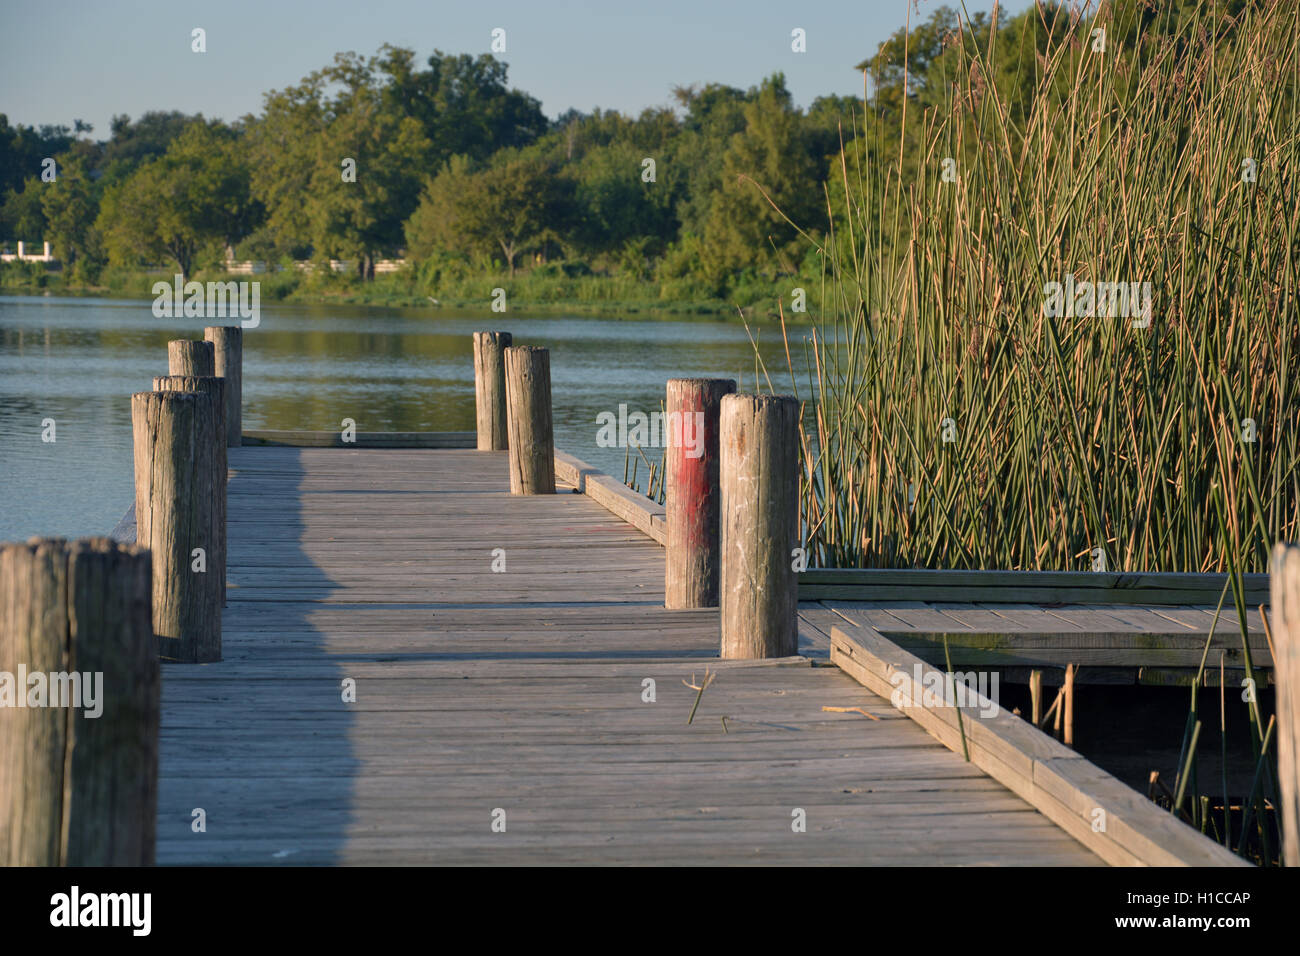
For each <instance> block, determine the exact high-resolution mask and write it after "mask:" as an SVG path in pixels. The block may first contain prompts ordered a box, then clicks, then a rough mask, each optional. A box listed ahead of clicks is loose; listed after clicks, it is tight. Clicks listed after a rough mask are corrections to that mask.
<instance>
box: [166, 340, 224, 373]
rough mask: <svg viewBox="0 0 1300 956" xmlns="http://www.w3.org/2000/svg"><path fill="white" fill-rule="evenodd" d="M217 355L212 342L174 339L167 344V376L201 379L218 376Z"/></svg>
mask: <svg viewBox="0 0 1300 956" xmlns="http://www.w3.org/2000/svg"><path fill="white" fill-rule="evenodd" d="M215 355H216V352H215V350H214V349H213V348H212V343H211V342H199V341H197V340H196V339H172V340H171V341H170V342H168V343H167V374H168V375H195V376H200V377H210V376H213V375H216V374H217V372H216V368H217V365H216V358H215Z"/></svg>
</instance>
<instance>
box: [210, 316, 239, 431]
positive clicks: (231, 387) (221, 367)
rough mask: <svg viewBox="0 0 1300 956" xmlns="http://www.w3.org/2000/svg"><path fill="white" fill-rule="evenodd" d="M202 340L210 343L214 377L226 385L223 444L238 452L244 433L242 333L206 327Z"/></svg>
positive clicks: (232, 327)
mask: <svg viewBox="0 0 1300 956" xmlns="http://www.w3.org/2000/svg"><path fill="white" fill-rule="evenodd" d="M203 340H204V341H205V342H211V343H212V359H213V372H214V374H215V375H216V376H217V377H218V378H222V379H225V381H226V396H225V397H226V444H227V445H228V446H229V447H231V448H238V447H239V446H240V444H241V442H242V436H243V433H244V330H243V329H242V328H240V327H239V326H238V325H209V326H208V327H207V328H205V329H204V330H203Z"/></svg>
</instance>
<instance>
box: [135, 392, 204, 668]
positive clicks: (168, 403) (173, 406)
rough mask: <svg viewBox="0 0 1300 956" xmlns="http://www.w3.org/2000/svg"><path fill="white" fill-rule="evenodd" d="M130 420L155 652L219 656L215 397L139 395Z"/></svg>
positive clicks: (190, 657)
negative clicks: (149, 559)
mask: <svg viewBox="0 0 1300 956" xmlns="http://www.w3.org/2000/svg"><path fill="white" fill-rule="evenodd" d="M131 422H132V426H133V428H134V432H135V519H136V541H137V542H139V543H140V544H142V545H144V546H145V547H147V548H149V549H150V550H151V551H152V552H153V629H154V633H155V634H156V635H157V636H158V653H160V654H161V655H162V656H163V657H164V658H165V659H167V660H178V661H189V662H199V663H202V662H208V661H219V660H221V577H220V575H218V574H216V573H215V572H214V571H213V570H212V569H210V568H209V567H208V566H207V562H208V560H209V558H210V556H211V553H212V550H213V548H214V546H215V542H214V540H213V534H214V532H213V528H214V525H215V522H216V515H215V513H214V512H215V507H216V500H217V495H216V490H215V488H214V484H215V483H216V477H217V469H216V467H215V465H214V462H213V458H214V456H215V454H216V450H217V448H218V434H219V433H218V431H217V406H216V401H215V400H214V398H213V397H212V396H211V395H210V394H204V393H199V392H137V393H136V394H134V395H132V396H131ZM200 548H201V549H203V551H202V553H200V551H199V549H200Z"/></svg>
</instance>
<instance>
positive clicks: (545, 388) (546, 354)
mask: <svg viewBox="0 0 1300 956" xmlns="http://www.w3.org/2000/svg"><path fill="white" fill-rule="evenodd" d="M505 377H506V423H507V428H506V430H507V444H508V445H509V446H510V493H511V494H512V495H553V494H555V436H554V433H553V430H552V425H551V353H550V350H549V349H543V348H536V347H534V346H528V345H523V346H515V347H511V348H507V349H506V350H505Z"/></svg>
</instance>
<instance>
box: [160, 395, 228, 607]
mask: <svg viewBox="0 0 1300 956" xmlns="http://www.w3.org/2000/svg"><path fill="white" fill-rule="evenodd" d="M228 384H229V382H228V381H227V380H226V379H223V378H216V377H215V376H204V377H198V376H193V375H163V376H160V377H158V378H155V379H154V380H153V390H154V391H155V392H199V393H201V394H204V395H207V396H208V397H209V398H211V399H212V403H213V408H214V410H215V413H216V416H217V443H216V445H215V446H213V449H212V469H213V472H214V474H213V478H212V494H213V496H214V498H213V505H212V507H213V512H212V515H213V517H212V535H211V539H210V540H211V541H212V547H210V548H209V549H208V550H207V554H206V560H207V565H208V573H209V574H213V573H215V574H217V575H219V576H220V578H221V604H222V606H223V607H224V606H225V603H226V483H227V481H228V480H229V477H230V468H229V465H228V463H227V459H226V442H225V441H224V440H223V439H224V436H225V435H226V409H227V408H228V407H229V406H228V405H227V403H226V387H227V385H228Z"/></svg>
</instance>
